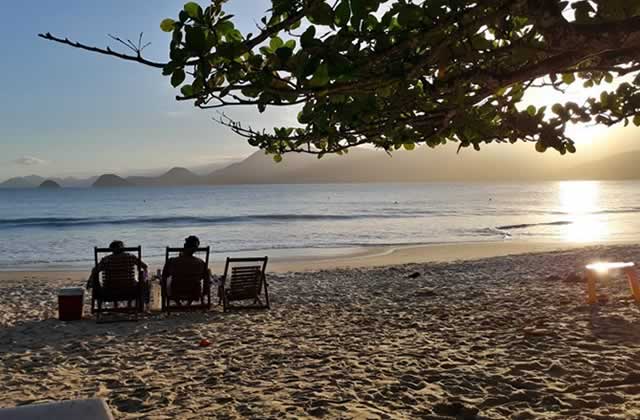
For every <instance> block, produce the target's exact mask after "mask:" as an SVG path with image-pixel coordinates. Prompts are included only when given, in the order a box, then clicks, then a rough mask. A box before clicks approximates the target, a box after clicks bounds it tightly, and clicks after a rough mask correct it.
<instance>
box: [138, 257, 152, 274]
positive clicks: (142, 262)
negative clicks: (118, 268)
mask: <svg viewBox="0 0 640 420" xmlns="http://www.w3.org/2000/svg"><path fill="white" fill-rule="evenodd" d="M136 264H138V267H140V269H142V271H147V270H148V269H149V267H148V266H147V264H145V262H144V261H142V260H141V259H140V258H136Z"/></svg>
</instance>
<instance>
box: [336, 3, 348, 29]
mask: <svg viewBox="0 0 640 420" xmlns="http://www.w3.org/2000/svg"><path fill="white" fill-rule="evenodd" d="M335 15H336V25H338V26H346V25H347V24H348V23H349V19H350V18H351V8H350V7H349V2H348V1H347V0H342V1H341V2H340V4H338V7H336V12H335Z"/></svg>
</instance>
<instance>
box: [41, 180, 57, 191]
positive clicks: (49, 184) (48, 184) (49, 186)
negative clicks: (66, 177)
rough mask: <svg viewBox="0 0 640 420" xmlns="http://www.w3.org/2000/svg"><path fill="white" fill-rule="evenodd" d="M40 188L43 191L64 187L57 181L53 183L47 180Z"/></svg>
mask: <svg viewBox="0 0 640 420" xmlns="http://www.w3.org/2000/svg"><path fill="white" fill-rule="evenodd" d="M38 188H43V189H48V190H55V189H57V188H62V187H61V186H60V184H58V183H57V182H56V181H52V180H50V179H47V180H46V181H44V182H43V183H42V184H40V185H39V186H38Z"/></svg>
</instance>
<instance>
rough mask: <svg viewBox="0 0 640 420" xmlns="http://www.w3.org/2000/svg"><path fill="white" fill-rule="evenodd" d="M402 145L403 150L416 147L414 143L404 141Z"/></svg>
mask: <svg viewBox="0 0 640 420" xmlns="http://www.w3.org/2000/svg"><path fill="white" fill-rule="evenodd" d="M402 147H404V150H409V151H411V150H413V149H415V148H416V145H415V144H414V143H404V144H403V145H402Z"/></svg>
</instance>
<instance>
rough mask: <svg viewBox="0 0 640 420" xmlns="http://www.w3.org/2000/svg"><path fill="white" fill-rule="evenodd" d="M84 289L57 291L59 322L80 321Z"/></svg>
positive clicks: (73, 288)
mask: <svg viewBox="0 0 640 420" xmlns="http://www.w3.org/2000/svg"><path fill="white" fill-rule="evenodd" d="M83 305H84V289H83V288H82V287H63V288H62V289H60V290H59V291H58V318H59V319H60V321H79V320H81V319H82V307H83Z"/></svg>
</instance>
